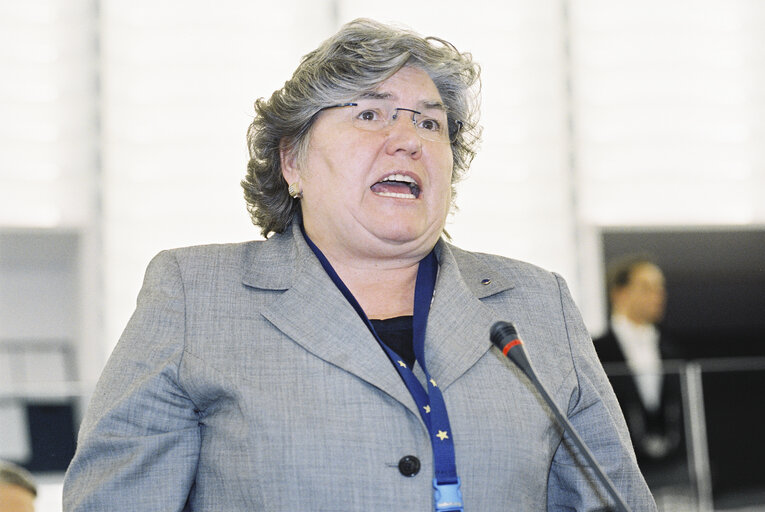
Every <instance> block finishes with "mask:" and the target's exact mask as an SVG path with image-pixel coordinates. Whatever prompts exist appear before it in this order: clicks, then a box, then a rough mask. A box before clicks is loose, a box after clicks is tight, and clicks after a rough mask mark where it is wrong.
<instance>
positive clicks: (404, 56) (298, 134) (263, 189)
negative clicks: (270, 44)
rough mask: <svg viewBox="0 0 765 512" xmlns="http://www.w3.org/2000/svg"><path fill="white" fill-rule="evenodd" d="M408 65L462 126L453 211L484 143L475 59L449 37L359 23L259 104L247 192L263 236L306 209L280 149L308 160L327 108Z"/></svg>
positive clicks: (455, 152) (455, 150) (455, 149)
mask: <svg viewBox="0 0 765 512" xmlns="http://www.w3.org/2000/svg"><path fill="white" fill-rule="evenodd" d="M404 66H415V67H418V68H421V69H422V70H424V71H425V72H426V73H428V75H429V76H430V78H431V80H433V83H434V84H435V86H436V88H437V89H438V91H439V93H440V94H441V99H442V100H443V102H444V104H445V105H446V109H447V115H448V116H449V117H450V119H453V120H458V121H461V122H462V124H463V128H462V130H460V132H459V133H458V134H457V137H456V139H455V140H454V142H452V144H451V148H452V156H453V162H454V171H453V173H452V207H454V197H455V192H456V191H455V184H456V183H457V182H458V181H459V180H460V179H461V178H462V177H463V175H464V173H465V172H466V171H467V169H468V167H469V166H470V162H471V161H472V160H473V157H474V156H475V153H476V149H477V145H478V141H479V138H480V129H479V128H478V126H477V120H478V119H477V118H478V103H479V100H478V96H479V92H480V68H479V66H478V64H476V63H475V62H473V59H472V56H471V54H470V53H460V52H459V51H458V50H457V49H456V48H455V47H454V46H453V45H452V44H451V43H449V42H447V41H444V40H443V39H439V38H436V37H426V38H423V37H421V36H419V35H418V34H416V33H414V32H412V31H409V30H404V29H399V28H394V27H391V26H388V25H384V24H382V23H378V22H376V21H372V20H368V19H357V20H354V21H352V22H350V23H348V24H346V25H344V26H343V27H342V28H341V29H340V30H339V31H338V32H337V33H336V34H335V35H334V36H332V37H330V38H329V39H327V40H326V41H324V42H323V43H322V44H321V45H320V46H319V47H318V48H317V49H316V50H314V51H312V52H310V53H308V54H307V55H306V56H304V57H303V59H302V60H301V62H300V65H299V66H298V68H297V69H296V70H295V73H294V74H293V75H292V78H291V79H290V80H288V81H287V82H286V83H285V84H284V87H283V88H282V89H279V90H277V91H275V92H274V93H273V94H272V95H271V98H270V99H268V100H266V99H264V98H260V99H258V100H257V101H256V102H255V114H256V115H255V119H254V121H253V122H252V124H251V125H250V127H249V129H248V130H247V145H248V148H249V152H250V160H249V163H248V165H247V174H246V176H245V178H244V180H242V187H243V188H244V197H245V200H246V201H247V209H248V211H249V212H250V217H251V218H252V222H253V224H255V225H256V226H260V228H261V233H262V234H263V236H266V237H267V236H268V235H269V234H270V233H272V232H275V233H281V232H282V231H284V230H285V229H286V228H287V226H289V224H290V223H291V222H292V219H293V218H294V216H295V214H296V213H297V212H298V211H299V209H300V201H298V200H296V199H293V198H292V197H290V195H289V193H288V191H287V187H288V185H287V182H286V181H285V179H284V177H283V176H282V169H281V160H280V149H281V148H284V150H285V151H286V152H287V153H290V154H291V155H292V156H294V157H295V158H296V160H297V161H303V159H304V157H305V154H306V152H307V148H308V142H309V140H310V130H311V126H312V125H313V122H314V119H315V117H316V114H317V113H318V112H319V110H320V109H321V108H323V107H326V106H328V105H334V104H337V103H343V102H346V101H350V100H352V99H354V98H357V97H358V96H359V94H360V93H363V92H367V91H372V90H374V89H375V88H376V87H377V86H378V85H379V84H380V83H382V82H384V81H385V80H387V79H388V78H390V77H391V76H393V75H394V74H395V73H396V72H397V71H399V70H400V69H401V68H403V67H404Z"/></svg>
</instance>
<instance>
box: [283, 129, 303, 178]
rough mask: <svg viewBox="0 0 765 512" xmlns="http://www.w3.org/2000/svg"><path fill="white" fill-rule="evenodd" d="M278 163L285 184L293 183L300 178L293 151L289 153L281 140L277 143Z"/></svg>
mask: <svg viewBox="0 0 765 512" xmlns="http://www.w3.org/2000/svg"><path fill="white" fill-rule="evenodd" d="M279 161H280V163H281V167H282V176H284V180H285V181H286V182H287V183H294V182H295V181H297V180H298V178H300V172H299V169H298V165H297V157H296V156H295V154H294V151H290V150H289V149H288V148H287V145H286V144H285V143H284V140H282V141H281V142H280V143H279Z"/></svg>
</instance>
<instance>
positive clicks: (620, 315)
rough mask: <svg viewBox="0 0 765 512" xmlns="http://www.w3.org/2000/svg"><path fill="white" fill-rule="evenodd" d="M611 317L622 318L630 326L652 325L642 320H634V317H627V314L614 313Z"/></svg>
mask: <svg viewBox="0 0 765 512" xmlns="http://www.w3.org/2000/svg"><path fill="white" fill-rule="evenodd" d="M613 316H619V317H621V318H624V319H625V320H627V321H628V322H629V323H631V324H632V325H635V326H639V327H640V326H644V325H652V324H651V322H645V321H643V320H642V319H639V318H635V317H634V316H631V315H628V314H627V313H625V312H622V311H614V314H613Z"/></svg>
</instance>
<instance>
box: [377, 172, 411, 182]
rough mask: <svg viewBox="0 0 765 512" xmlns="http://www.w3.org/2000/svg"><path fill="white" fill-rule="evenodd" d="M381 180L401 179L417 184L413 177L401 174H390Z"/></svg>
mask: <svg viewBox="0 0 765 512" xmlns="http://www.w3.org/2000/svg"><path fill="white" fill-rule="evenodd" d="M382 181H403V182H404V183H412V184H417V182H416V181H414V178H412V177H410V176H405V175H403V174H391V175H390V176H386V177H385V178H383V180H382Z"/></svg>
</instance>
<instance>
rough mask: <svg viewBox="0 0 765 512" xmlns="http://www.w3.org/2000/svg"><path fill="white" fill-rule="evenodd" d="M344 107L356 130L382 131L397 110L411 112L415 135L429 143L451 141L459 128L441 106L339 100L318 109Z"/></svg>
mask: <svg viewBox="0 0 765 512" xmlns="http://www.w3.org/2000/svg"><path fill="white" fill-rule="evenodd" d="M346 107H347V108H348V110H349V111H350V116H349V121H350V122H351V124H353V126H354V127H356V128H358V129H359V130H364V131H368V132H377V131H380V130H383V129H385V128H387V127H389V126H391V125H393V123H394V122H395V121H396V119H398V114H399V112H400V111H402V110H403V111H405V112H411V113H412V125H414V127H415V130H416V132H417V134H418V135H419V136H420V138H422V139H424V140H429V141H432V142H442V143H445V144H449V143H452V142H454V141H455V140H456V138H457V134H458V133H459V132H460V130H461V129H462V122H461V121H452V120H450V119H449V117H448V116H447V115H446V112H445V111H444V110H443V108H435V107H434V108H431V109H427V112H425V113H423V112H420V111H418V110H413V109H411V108H404V107H394V106H393V104H392V103H390V102H388V101H385V100H359V101H358V102H356V103H341V104H339V105H330V106H328V107H324V108H322V109H319V112H321V111H323V110H328V109H331V108H346Z"/></svg>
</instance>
